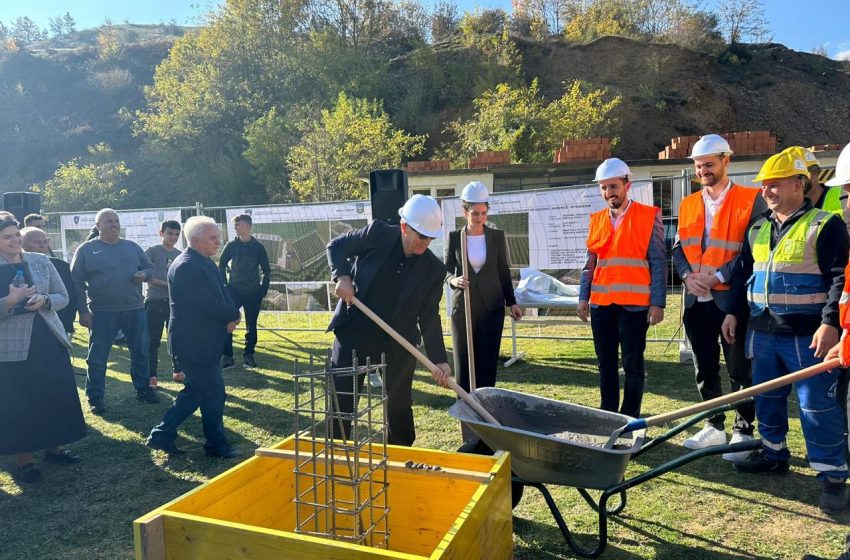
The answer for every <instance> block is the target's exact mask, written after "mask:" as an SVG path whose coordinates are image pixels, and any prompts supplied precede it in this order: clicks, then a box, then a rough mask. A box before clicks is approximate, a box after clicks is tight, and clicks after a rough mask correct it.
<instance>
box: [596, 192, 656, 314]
mask: <svg viewBox="0 0 850 560" xmlns="http://www.w3.org/2000/svg"><path fill="white" fill-rule="evenodd" d="M658 212H659V209H658V208H656V207H655V206H646V205H645V204H640V203H639V202H635V201H634V200H633V201H632V203H631V205H630V206H629V208H628V210H627V211H626V215H625V217H624V218H623V221H622V223H621V224H620V227H618V228H617V230H616V231H614V226H612V225H611V214H610V212H609V211H608V209H607V208H606V209H605V210H601V211H599V212H596V213H595V214H593V215H591V216H590V232H589V233H588V235H587V248H588V250H590V251H593V252H594V253H596V255H597V260H596V269H594V271H593V281H592V282H591V286H590V303H593V304H596V305H611V304H614V303H616V304H618V305H641V306H648V305H649V292H650V284H651V277H650V274H649V261H648V260H647V258H646V253H647V250H648V249H649V241H650V239H651V237H652V228H653V227H655V216H656V214H657V213H658Z"/></svg>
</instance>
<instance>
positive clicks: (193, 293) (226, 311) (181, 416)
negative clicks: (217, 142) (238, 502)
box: [147, 216, 240, 458]
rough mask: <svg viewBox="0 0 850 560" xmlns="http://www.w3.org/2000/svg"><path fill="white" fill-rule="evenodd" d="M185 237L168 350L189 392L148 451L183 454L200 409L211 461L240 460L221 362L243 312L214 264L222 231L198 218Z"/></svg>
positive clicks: (172, 290)
mask: <svg viewBox="0 0 850 560" xmlns="http://www.w3.org/2000/svg"><path fill="white" fill-rule="evenodd" d="M184 232H185V234H186V238H187V239H188V240H189V248H188V249H187V250H186V251H185V252H183V254H181V255H180V256H178V257H177V258H176V259H174V262H173V263H172V264H171V267H170V268H169V269H168V292H169V295H170V297H171V316H170V317H169V323H168V324H169V325H170V327H169V329H168V350H169V353H170V354H171V355H172V357H174V358H175V359H176V360H178V361H179V363H180V365H181V366H182V367H183V373H185V374H186V386H185V387H184V388H183V390H182V391H180V393H178V394H177V398H176V399H175V400H174V404H173V405H172V406H171V408H170V409H168V412H166V413H165V417H164V418H163V419H162V422H160V423H159V425H157V426H156V427H155V428H154V429H153V430H151V433H150V436H149V437H148V440H147V446H148V447H150V448H152V449H159V450H162V451H165V452H167V453H169V454H180V453H184V451H183V450H182V449H179V448H178V447H177V446H176V445H175V444H174V440H175V439H177V428H178V427H179V426H180V424H181V423H183V421H184V420H186V419H187V418H189V417H190V416H191V415H192V414H194V413H195V411H196V410H197V409H198V407H200V409H201V422H202V425H203V429H204V437H205V438H206V444H205V445H204V452H205V453H206V454H207V455H209V456H211V457H225V458H231V457H236V456H237V454H238V453H237V451H236V449H234V448H233V447H231V446H230V444H229V443H228V442H227V437H226V436H225V434H224V422H223V419H222V417H223V415H224V400H225V393H224V377H223V376H222V373H221V365H220V363H219V358H220V357H221V348H222V347H223V345H224V343H225V341H226V339H227V337H228V336H230V333H232V332H233V330H234V329H235V328H236V325H237V324H239V319H240V315H239V308H237V307H236V306H235V305H233V301H232V300H231V299H230V295H229V294H228V293H227V288H226V286H225V284H224V278H223V277H222V276H221V273H220V272H219V270H218V267H216V266H215V264H214V263H213V262H212V261H211V260H210V257H211V256H213V255H215V254H216V253H218V249H219V247H220V246H221V232H220V231H219V229H218V225H217V224H216V223H215V221H214V220H212V219H211V218H207V217H206V216H193V217H191V218H189V220H187V221H186V225H185V226H184Z"/></svg>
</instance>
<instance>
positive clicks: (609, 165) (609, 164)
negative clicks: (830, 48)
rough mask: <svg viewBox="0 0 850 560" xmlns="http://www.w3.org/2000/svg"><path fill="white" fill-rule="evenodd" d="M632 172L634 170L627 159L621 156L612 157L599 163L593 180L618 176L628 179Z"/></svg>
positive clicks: (603, 179)
mask: <svg viewBox="0 0 850 560" xmlns="http://www.w3.org/2000/svg"><path fill="white" fill-rule="evenodd" d="M631 174H632V171H631V169H629V166H628V165H626V162H625V161H623V160H621V159H620V158H610V159H606V160H605V161H603V162H602V163H601V164H599V167H597V168H596V177H594V178H593V180H594V181H596V182H599V181H605V180H608V179H616V178H617V177H625V178H626V179H627V180H628V177H629V175H631Z"/></svg>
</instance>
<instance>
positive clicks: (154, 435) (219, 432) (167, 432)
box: [150, 360, 227, 451]
mask: <svg viewBox="0 0 850 560" xmlns="http://www.w3.org/2000/svg"><path fill="white" fill-rule="evenodd" d="M180 365H181V367H182V368H183V373H185V374H186V385H185V386H184V387H183V390H182V391H180V392H179V393H177V398H176V399H174V404H172V405H171V408H169V409H168V411H167V412H166V413H165V417H163V419H162V422H160V423H159V425H157V426H156V427H155V428H154V429H153V430H152V431H151V435H150V438H151V440H152V441H155V442H157V443H159V444H169V443H173V442H174V440H175V439H177V428H178V427H179V426H180V424H182V423H183V422H184V421H185V420H186V419H187V418H189V417H190V416H192V414H194V413H195V411H196V410H198V408H200V409H201V425H202V426H203V429H204V437H205V438H206V440H207V441H206V443H205V444H204V448H205V449H207V450H210V451H217V450H219V449H221V448H222V447H224V446H226V445H227V437H226V436H225V434H224V420H223V416H224V401H225V398H226V397H225V393H224V376H223V375H222V373H221V366H220V364H219V363H218V361H215V362H212V363H199V362H184V361H182V360H181V361H180Z"/></svg>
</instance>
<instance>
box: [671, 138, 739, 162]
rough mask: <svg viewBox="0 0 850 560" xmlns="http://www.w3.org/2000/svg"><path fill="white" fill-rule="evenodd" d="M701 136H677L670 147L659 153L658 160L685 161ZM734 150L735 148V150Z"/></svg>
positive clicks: (672, 139)
mask: <svg viewBox="0 0 850 560" xmlns="http://www.w3.org/2000/svg"><path fill="white" fill-rule="evenodd" d="M699 138H700V137H699V136H677V137H675V138H671V139H670V145H669V146H666V147H665V148H664V150H662V151H660V152H658V159H685V158H687V157H688V156H689V155H691V148H693V147H694V144H696V142H697V140H699ZM733 149H734V148H733Z"/></svg>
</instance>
